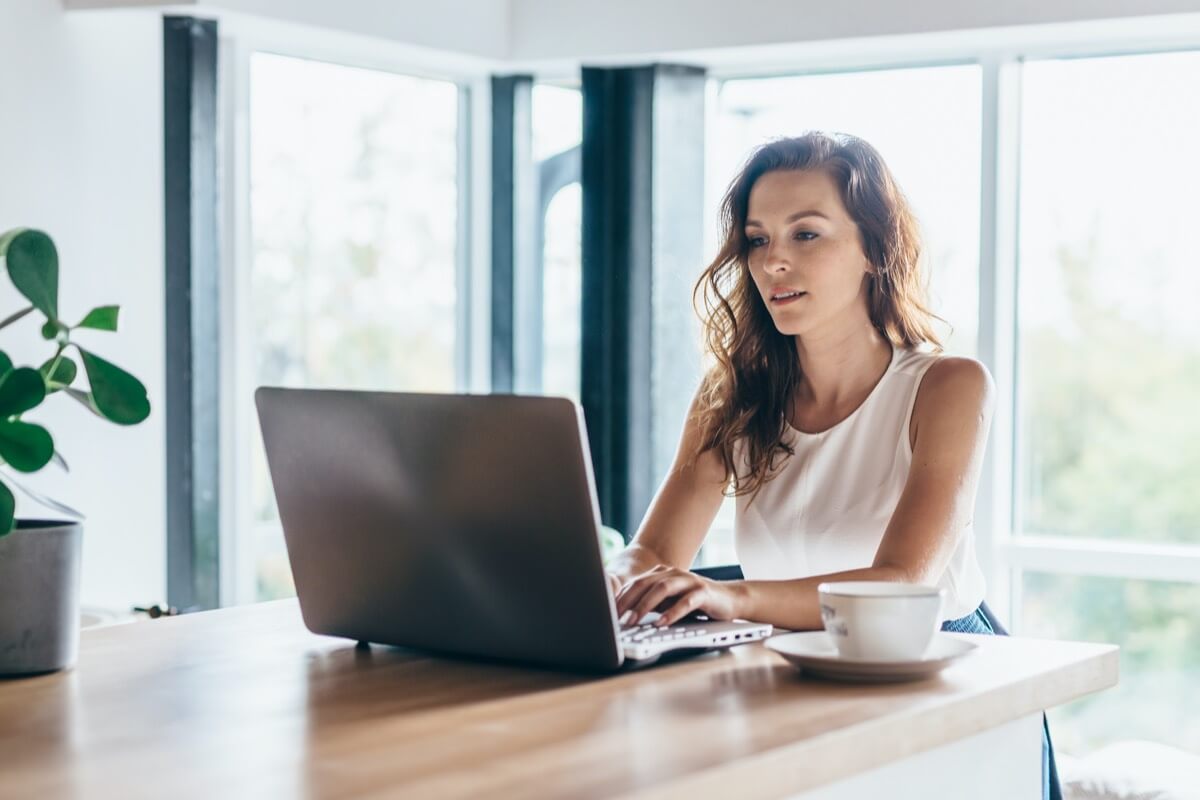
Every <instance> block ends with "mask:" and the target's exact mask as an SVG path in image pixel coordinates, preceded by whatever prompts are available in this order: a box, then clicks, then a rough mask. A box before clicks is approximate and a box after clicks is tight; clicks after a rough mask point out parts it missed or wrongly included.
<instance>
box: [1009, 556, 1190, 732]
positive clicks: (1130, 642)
mask: <svg viewBox="0 0 1200 800" xmlns="http://www.w3.org/2000/svg"><path fill="white" fill-rule="evenodd" d="M1022 587H1023V592H1022V613H1021V629H1020V631H1019V633H1020V635H1022V636H1034V637H1039V638H1053V639H1075V640H1082V641H1093V642H1110V643H1112V644H1117V645H1120V647H1121V678H1120V683H1119V684H1118V685H1117V686H1116V687H1114V688H1112V689H1109V690H1107V691H1104V692H1101V693H1099V694H1096V695H1093V696H1090V697H1086V698H1084V699H1082V700H1077V701H1075V702H1074V703H1071V704H1068V705H1065V706H1062V707H1061V708H1058V709H1051V710H1050V712H1049V717H1050V726H1051V727H1050V730H1051V734H1052V736H1053V737H1054V744H1055V747H1056V748H1059V749H1060V750H1062V751H1063V752H1067V753H1072V754H1075V755H1085V754H1086V753H1088V752H1090V751H1091V750H1093V749H1095V748H1097V747H1101V746H1103V745H1105V744H1109V743H1111V742H1114V741H1117V740H1121V739H1150V740H1154V741H1160V742H1165V743H1167V744H1173V745H1175V746H1177V747H1183V748H1186V749H1190V750H1192V751H1195V752H1198V753H1200V694H1197V692H1196V687H1197V686H1200V616H1197V614H1196V609H1197V608H1200V584H1187V583H1167V582H1159V581H1140V580H1121V579H1117V578H1095V577H1081V576H1075V575H1050V574H1046V573H1026V574H1025V575H1024V578H1023V581H1022Z"/></svg>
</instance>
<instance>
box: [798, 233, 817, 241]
mask: <svg viewBox="0 0 1200 800" xmlns="http://www.w3.org/2000/svg"><path fill="white" fill-rule="evenodd" d="M809 236H811V237H812V238H811V239H809V238H805V237H809ZM796 238H797V239H799V240H800V241H803V242H811V241H812V240H813V239H815V238H817V235H816V234H815V233H813V232H812V231H800V232H799V233H797V234H796Z"/></svg>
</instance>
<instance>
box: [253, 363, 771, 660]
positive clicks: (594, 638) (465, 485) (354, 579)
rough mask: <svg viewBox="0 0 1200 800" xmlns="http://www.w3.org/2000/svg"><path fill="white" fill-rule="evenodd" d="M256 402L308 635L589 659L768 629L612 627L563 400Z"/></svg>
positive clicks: (351, 394) (584, 458)
mask: <svg viewBox="0 0 1200 800" xmlns="http://www.w3.org/2000/svg"><path fill="white" fill-rule="evenodd" d="M255 401H256V404H257V407H258V415H259V422H260V424H261V427H262V434H263V442H264V445H265V447H266V454H267V462H268V465H269V468H270V474H271V481H272V483H273V484H274V488H275V498H276V501H277V504H278V506H279V515H280V519H281V521H282V523H283V535H284V540H285V542H286V545H287V552H288V559H289V560H290V562H291V568H292V575H293V577H294V579H295V584H296V593H297V595H298V597H299V601H300V611H301V614H302V616H303V618H304V623H305V625H306V626H307V627H308V628H309V630H311V631H313V632H314V633H319V634H328V635H333V636H343V637H347V638H350V639H357V640H359V641H362V642H374V643H380V644H389V645H399V646H404V647H412V648H419V649H423V650H428V651H433V652H437V653H443V654H450V655H458V656H470V657H477V658H487V659H499V660H505V661H517V662H522V663H526V664H538V665H544V666H551V667H558V668H568V669H579V670H587V671H592V670H595V671H612V670H616V669H619V668H621V667H623V666H631V665H640V664H646V663H650V662H653V661H655V660H657V659H658V658H659V657H661V656H663V655H665V654H671V655H678V654H690V653H696V652H702V651H706V650H712V649H720V648H726V647H730V646H733V645H737V644H742V643H745V642H751V641H755V640H757V639H763V638H765V637H767V636H769V635H770V633H771V626H770V625H760V624H756V623H747V622H722V621H715V620H709V619H703V618H696V619H691V620H689V621H687V622H682V623H680V624H676V625H672V626H670V627H668V628H661V629H660V628H654V627H652V626H650V625H649V624H648V622H647V621H646V620H645V619H643V620H641V621H639V623H640V624H637V625H630V626H626V627H624V628H622V627H621V626H619V625H618V623H617V616H616V607H615V605H614V603H613V597H612V591H611V589H610V587H609V584H608V580H607V579H606V577H605V573H604V567H603V563H602V560H601V548H600V537H599V525H600V513H599V504H598V502H597V498H596V488H595V482H594V480H593V477H592V469H591V457H590V454H589V451H588V445H587V431H586V428H585V426H584V420H583V412H582V409H581V408H580V407H579V405H578V404H577V403H575V402H573V401H571V400H569V399H566V398H561V397H524V396H516V395H440V394H404V393H395V392H368V391H336V390H320V389H281V388H268V387H263V388H260V389H258V391H257V392H256V393H255Z"/></svg>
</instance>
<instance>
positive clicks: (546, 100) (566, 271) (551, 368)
mask: <svg viewBox="0 0 1200 800" xmlns="http://www.w3.org/2000/svg"><path fill="white" fill-rule="evenodd" d="M532 106H533V107H532V115H533V120H532V126H531V127H532V130H533V159H534V162H535V166H536V168H537V170H538V174H539V181H538V185H539V186H541V187H542V189H543V191H544V192H545V196H543V197H542V198H541V204H542V205H541V209H542V250H541V254H542V364H541V387H542V392H543V393H544V394H548V395H559V396H562V397H569V398H571V399H572V400H574V401H576V402H579V399H580V384H581V381H580V373H579V363H580V348H581V345H582V342H581V339H580V303H581V300H582V293H583V288H582V287H583V284H582V281H583V264H582V250H581V244H580V237H581V226H582V219H583V196H582V194H581V192H580V186H579V146H580V141H581V139H582V137H583V103H582V98H581V96H580V92H579V89H578V88H575V87H569V86H556V85H553V84H547V83H538V84H535V85H534V87H533V101H532Z"/></svg>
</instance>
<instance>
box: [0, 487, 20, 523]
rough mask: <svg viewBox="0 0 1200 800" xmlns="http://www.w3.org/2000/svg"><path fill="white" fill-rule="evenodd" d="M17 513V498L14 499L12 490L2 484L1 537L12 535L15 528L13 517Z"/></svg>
mask: <svg viewBox="0 0 1200 800" xmlns="http://www.w3.org/2000/svg"><path fill="white" fill-rule="evenodd" d="M16 513H17V498H15V497H13V493H12V490H11V489H9V488H8V487H7V486H5V485H4V484H3V483H0V536H7V535H8V534H10V533H12V529H13V527H14V526H15V520H14V519H13V517H14V516H15V515H16Z"/></svg>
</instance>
